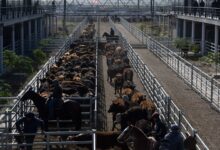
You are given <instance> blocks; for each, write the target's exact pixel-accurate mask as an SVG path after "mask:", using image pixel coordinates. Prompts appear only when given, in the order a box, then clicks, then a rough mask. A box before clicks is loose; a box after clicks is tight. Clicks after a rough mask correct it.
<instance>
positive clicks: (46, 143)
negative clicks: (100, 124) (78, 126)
mask: <svg viewBox="0 0 220 150" xmlns="http://www.w3.org/2000/svg"><path fill="white" fill-rule="evenodd" d="M95 133H96V130H94V129H93V130H91V131H56V132H43V133H41V132H38V133H35V134H23V136H31V135H34V136H36V138H37V137H40V136H44V140H42V141H35V142H34V143H22V144H18V143H17V142H16V141H14V140H12V139H13V138H14V137H15V136H19V134H18V133H1V132H0V140H1V141H4V142H2V143H1V144H0V148H1V149H8V148H9V147H10V148H11V149H16V148H18V147H20V146H33V147H35V146H38V148H39V146H40V147H41V148H40V149H46V150H50V147H51V146H53V145H56V146H59V147H60V149H62V148H64V146H67V145H70V146H71V145H76V144H77V145H84V144H89V145H91V146H92V149H93V150H95V149H96V145H94V142H93V141H95V138H96V136H95ZM77 134H89V135H90V136H91V139H89V140H84V141H73V140H68V139H66V140H63V139H61V138H51V137H53V136H60V137H62V136H66V137H67V136H74V135H77ZM10 141H11V142H10Z"/></svg>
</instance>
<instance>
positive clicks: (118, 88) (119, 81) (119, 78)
mask: <svg viewBox="0 0 220 150" xmlns="http://www.w3.org/2000/svg"><path fill="white" fill-rule="evenodd" d="M122 88H123V77H122V74H120V73H117V74H116V77H115V94H116V93H119V95H121V93H122Z"/></svg>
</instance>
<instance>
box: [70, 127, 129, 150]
mask: <svg viewBox="0 0 220 150" xmlns="http://www.w3.org/2000/svg"><path fill="white" fill-rule="evenodd" d="M119 135H120V132H115V131H97V132H96V148H98V149H102V150H103V149H109V148H113V147H119V148H121V150H129V149H128V146H127V145H126V144H125V143H119V142H118V141H117V137H118V136H119ZM67 140H69V141H91V140H92V135H91V134H79V135H76V136H69V137H68V138H67ZM77 146H78V147H87V148H88V149H89V150H92V144H78V145H77ZM69 148H70V147H69Z"/></svg>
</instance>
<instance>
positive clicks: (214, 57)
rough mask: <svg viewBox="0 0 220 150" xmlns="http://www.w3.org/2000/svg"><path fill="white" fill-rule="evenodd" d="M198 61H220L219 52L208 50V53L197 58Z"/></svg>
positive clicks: (210, 62)
mask: <svg viewBox="0 0 220 150" xmlns="http://www.w3.org/2000/svg"><path fill="white" fill-rule="evenodd" d="M199 60H200V61H203V62H206V63H208V64H212V63H219V62H220V53H219V52H218V53H213V52H208V55H205V56H203V57H201V58H200V59H199Z"/></svg>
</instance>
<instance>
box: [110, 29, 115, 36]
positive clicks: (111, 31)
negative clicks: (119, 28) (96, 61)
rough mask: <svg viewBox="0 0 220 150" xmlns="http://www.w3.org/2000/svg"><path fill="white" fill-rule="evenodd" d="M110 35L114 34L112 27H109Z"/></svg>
mask: <svg viewBox="0 0 220 150" xmlns="http://www.w3.org/2000/svg"><path fill="white" fill-rule="evenodd" d="M110 35H111V36H115V31H114V29H112V28H111V29H110Z"/></svg>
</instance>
